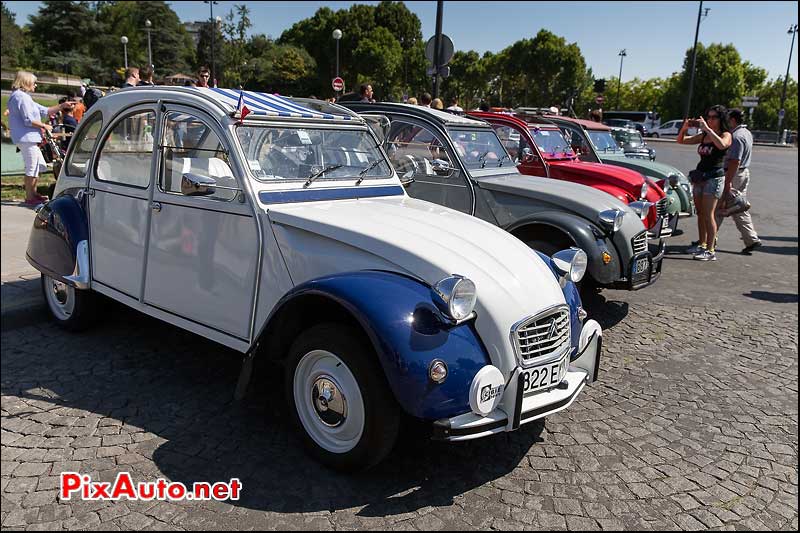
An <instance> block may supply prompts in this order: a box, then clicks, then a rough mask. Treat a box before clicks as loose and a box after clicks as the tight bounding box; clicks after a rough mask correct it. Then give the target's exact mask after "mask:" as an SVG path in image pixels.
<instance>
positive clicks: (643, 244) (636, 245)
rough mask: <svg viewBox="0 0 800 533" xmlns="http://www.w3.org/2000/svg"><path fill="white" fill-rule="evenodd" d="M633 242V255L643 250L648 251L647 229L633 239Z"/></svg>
mask: <svg viewBox="0 0 800 533" xmlns="http://www.w3.org/2000/svg"><path fill="white" fill-rule="evenodd" d="M631 244H632V245H633V255H636V254H640V253H642V252H646V251H647V231H643V232H641V233H640V234H638V235H637V236H635V237H634V238H633V239H631Z"/></svg>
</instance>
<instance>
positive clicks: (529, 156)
mask: <svg viewBox="0 0 800 533" xmlns="http://www.w3.org/2000/svg"><path fill="white" fill-rule="evenodd" d="M538 159H539V158H538V157H537V156H536V154H534V153H533V150H531V149H530V148H527V147H526V148H523V149H522V159H521V160H520V162H521V163H523V164H527V163H533V162H534V161H536V160H538Z"/></svg>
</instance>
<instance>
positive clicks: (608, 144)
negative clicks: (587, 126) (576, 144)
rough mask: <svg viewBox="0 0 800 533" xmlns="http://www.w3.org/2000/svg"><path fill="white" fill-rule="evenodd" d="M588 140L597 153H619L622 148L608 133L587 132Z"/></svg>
mask: <svg viewBox="0 0 800 533" xmlns="http://www.w3.org/2000/svg"><path fill="white" fill-rule="evenodd" d="M589 139H591V141H592V145H594V148H595V150H597V151H598V152H606V153H608V152H621V151H622V148H620V147H619V144H617V140H616V139H614V136H613V135H611V132H610V131H597V130H594V131H592V130H589Z"/></svg>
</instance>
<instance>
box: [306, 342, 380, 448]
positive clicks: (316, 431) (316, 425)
mask: <svg viewBox="0 0 800 533" xmlns="http://www.w3.org/2000/svg"><path fill="white" fill-rule="evenodd" d="M293 393H294V403H295V406H296V409H297V414H298V416H299V417H300V422H301V423H302V424H303V428H304V429H305V430H306V433H308V435H309V436H310V437H311V438H312V439H313V440H314V442H316V443H317V444H318V445H319V446H320V447H322V448H323V449H325V450H327V451H329V452H332V453H346V452H349V451H350V450H352V449H353V448H355V447H356V445H357V444H358V442H359V440H361V435H362V434H363V432H364V417H365V414H364V400H363V398H362V396H361V389H360V387H359V386H358V382H357V381H356V378H355V377H354V376H353V374H352V372H350V369H349V368H347V365H345V364H344V362H342V360H341V359H339V358H338V357H336V356H335V355H334V354H332V353H330V352H327V351H325V350H313V351H311V352H308V353H307V354H306V355H304V356H303V357H302V359H300V362H299V363H298V365H297V368H296V369H295V372H294V383H293Z"/></svg>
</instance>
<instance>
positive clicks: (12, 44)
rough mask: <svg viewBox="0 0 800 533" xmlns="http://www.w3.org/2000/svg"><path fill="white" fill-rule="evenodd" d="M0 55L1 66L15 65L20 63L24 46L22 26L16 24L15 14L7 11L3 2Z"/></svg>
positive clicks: (0, 16)
mask: <svg viewBox="0 0 800 533" xmlns="http://www.w3.org/2000/svg"><path fill="white" fill-rule="evenodd" d="M0 21H1V22H2V27H0V41H1V44H0V56H1V57H2V62H3V66H4V67H5V66H6V65H8V66H9V67H16V66H18V65H19V64H20V59H21V53H22V51H23V48H24V47H25V44H26V41H25V34H24V33H23V32H22V28H20V27H19V26H17V22H16V16H15V15H14V13H12V12H11V11H9V9H8V8H7V7H6V5H5V4H3V5H2V12H1V13H0Z"/></svg>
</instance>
